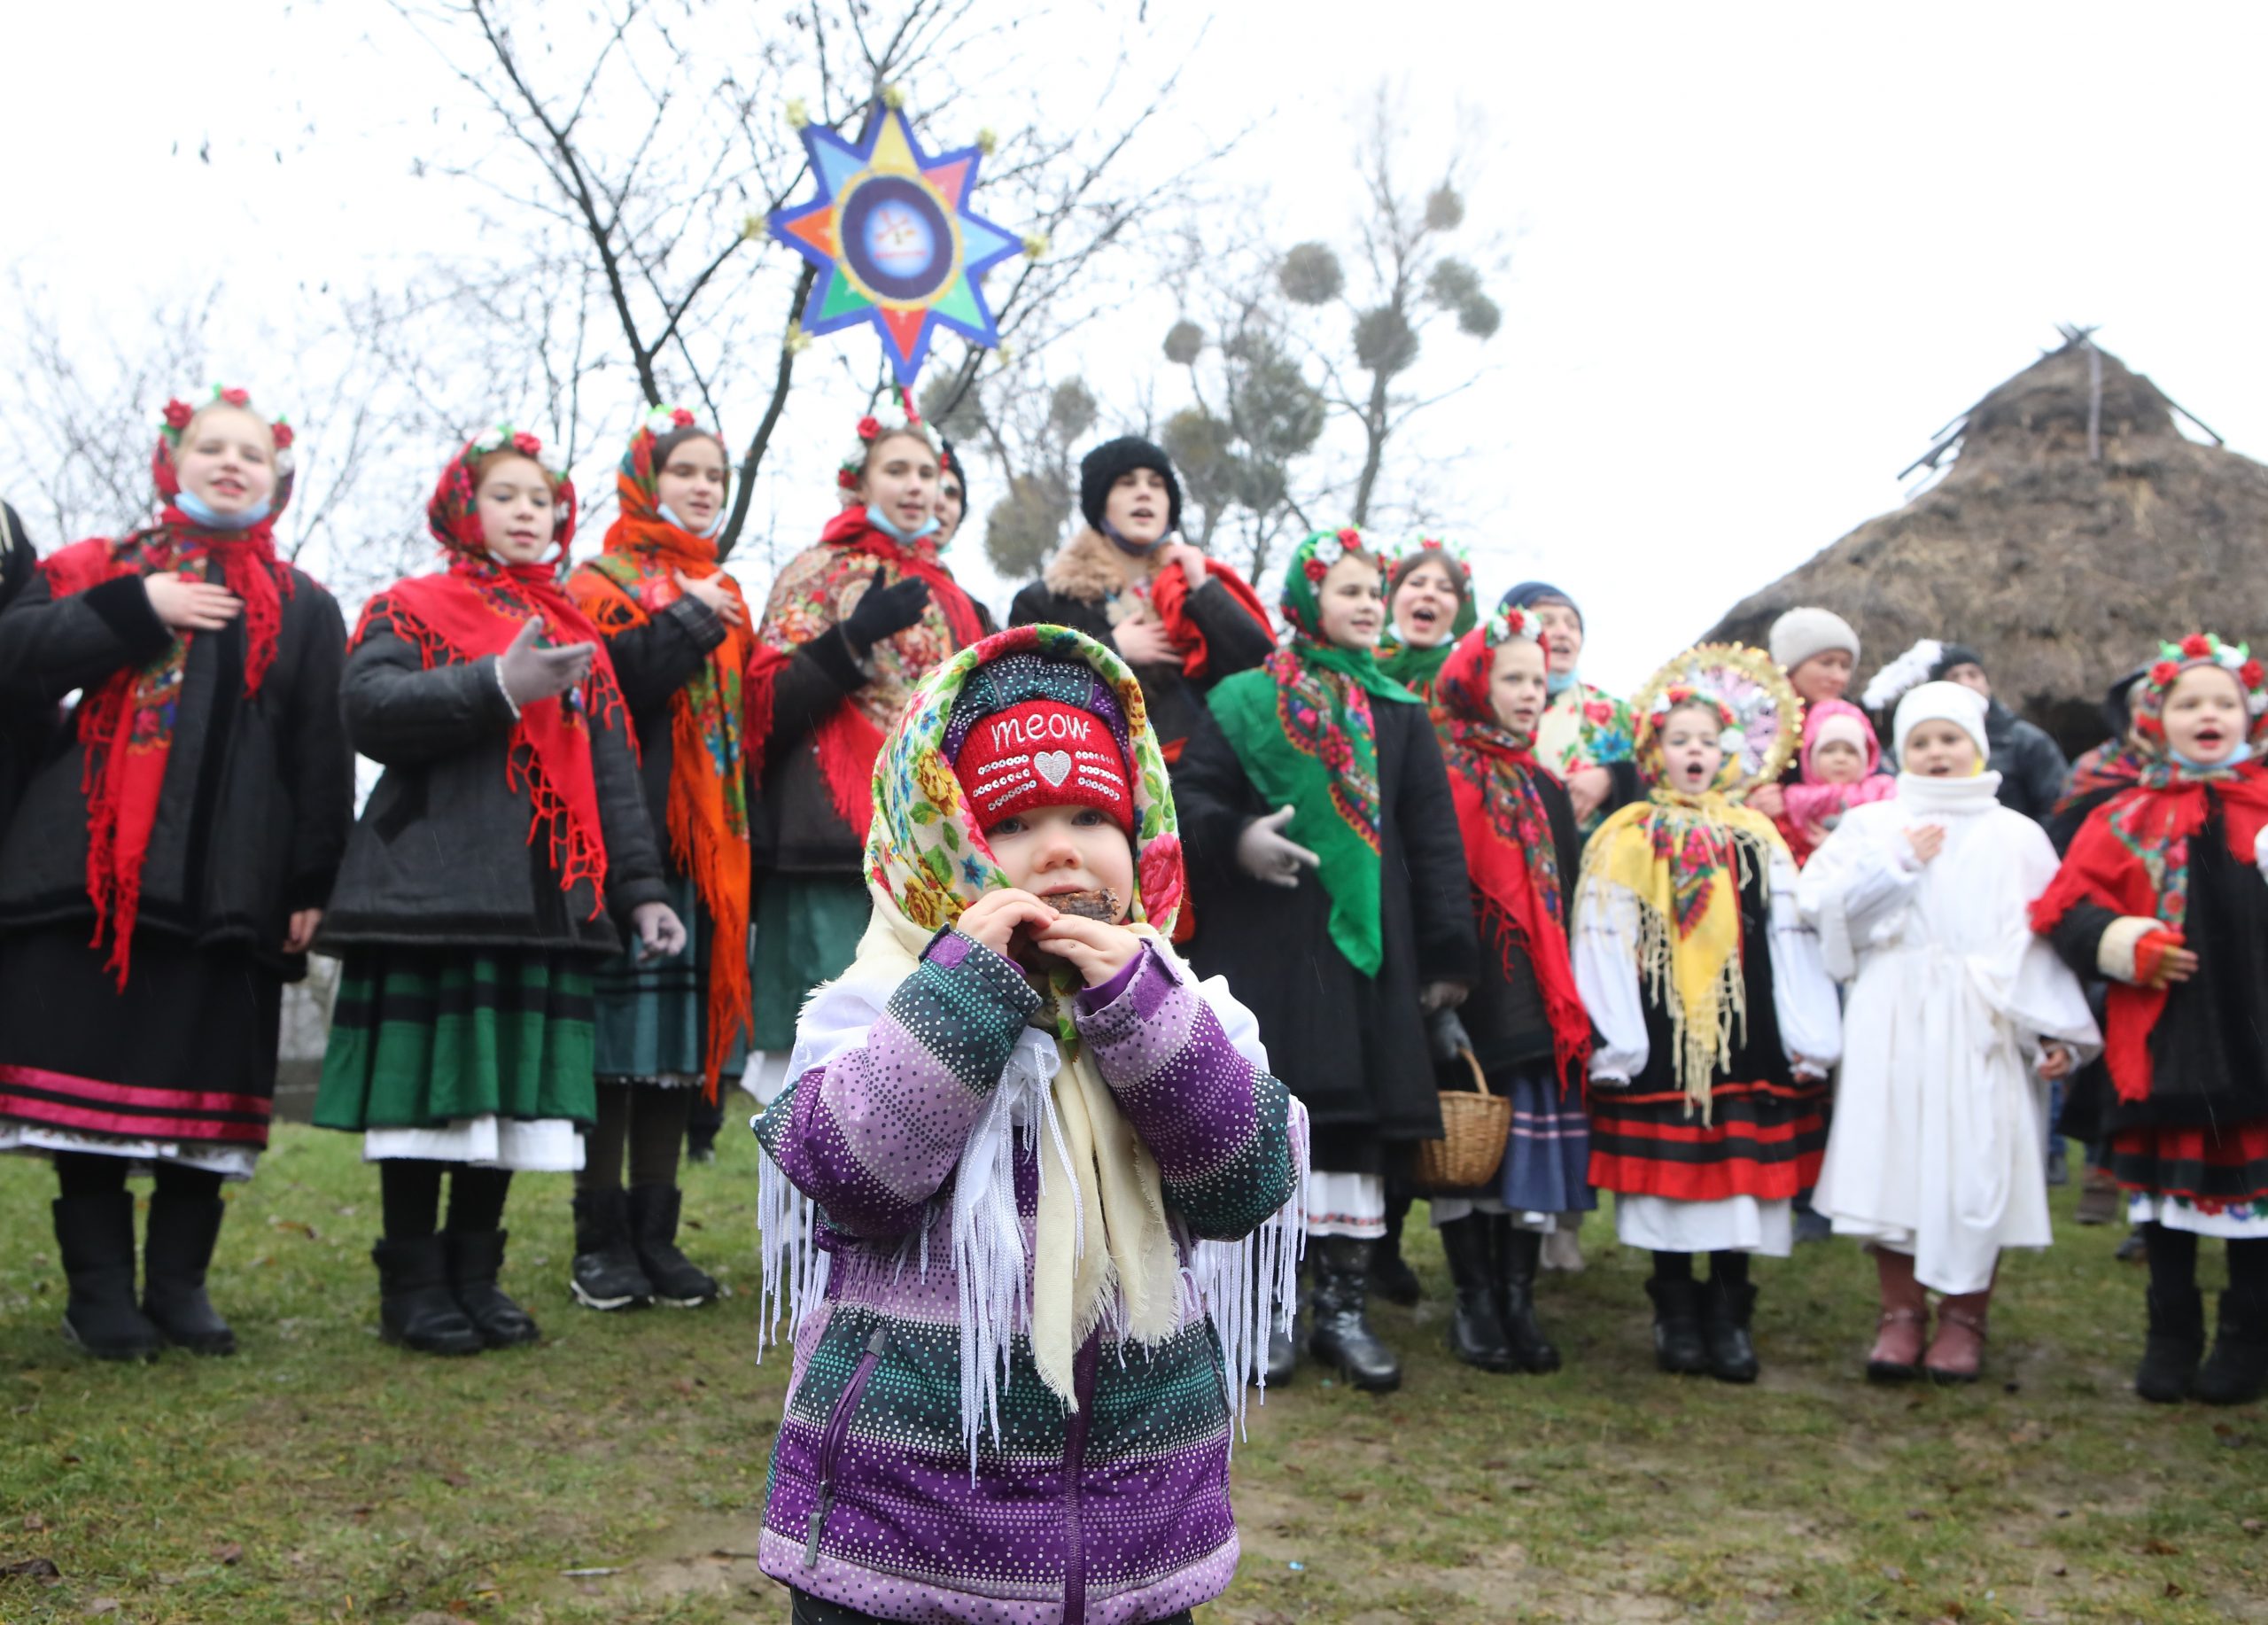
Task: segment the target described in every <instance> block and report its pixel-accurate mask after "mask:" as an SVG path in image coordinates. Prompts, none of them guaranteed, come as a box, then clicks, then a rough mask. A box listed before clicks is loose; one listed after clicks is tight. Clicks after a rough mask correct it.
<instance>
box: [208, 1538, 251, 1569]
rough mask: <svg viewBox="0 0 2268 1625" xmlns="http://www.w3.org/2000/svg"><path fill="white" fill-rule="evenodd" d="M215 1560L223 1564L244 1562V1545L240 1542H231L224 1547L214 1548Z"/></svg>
mask: <svg viewBox="0 0 2268 1625" xmlns="http://www.w3.org/2000/svg"><path fill="white" fill-rule="evenodd" d="M213 1560H214V1562H215V1563H223V1564H236V1563H241V1562H243V1561H244V1560H245V1549H244V1543H242V1542H240V1541H229V1542H228V1543H226V1544H224V1545H219V1546H215V1547H214V1548H213Z"/></svg>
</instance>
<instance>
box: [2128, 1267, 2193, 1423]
mask: <svg viewBox="0 0 2268 1625" xmlns="http://www.w3.org/2000/svg"><path fill="white" fill-rule="evenodd" d="M2147 1301H2148V1303H2149V1306H2150V1335H2149V1339H2148V1341H2146V1342H2144V1343H2143V1345H2142V1363H2141V1364H2140V1365H2138V1366H2136V1367H2135V1368H2134V1392H2136V1393H2137V1394H2140V1396H2142V1397H2143V1398H2144V1399H2147V1400H2148V1401H2149V1402H2150V1403H2152V1404H2154V1405H2178V1404H2179V1403H2181V1402H2182V1401H2183V1400H2185V1399H2186V1398H2188V1397H2189V1388H2190V1385H2191V1384H2192V1383H2193V1382H2194V1381H2195V1380H2197V1363H2198V1362H2199V1361H2200V1360H2202V1359H2203V1358H2204V1357H2205V1300H2204V1297H2203V1295H2202V1294H2200V1293H2199V1292H2198V1290H2197V1288H2196V1287H2167V1286H2157V1285H2154V1286H2152V1287H2151V1288H2150V1291H2149V1296H2148V1300H2147Z"/></svg>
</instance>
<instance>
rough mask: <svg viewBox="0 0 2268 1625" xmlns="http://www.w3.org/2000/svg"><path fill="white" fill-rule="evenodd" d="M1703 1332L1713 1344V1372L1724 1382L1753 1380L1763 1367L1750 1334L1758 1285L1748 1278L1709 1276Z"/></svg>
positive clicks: (1703, 1295) (1704, 1296)
mask: <svg viewBox="0 0 2268 1625" xmlns="http://www.w3.org/2000/svg"><path fill="white" fill-rule="evenodd" d="M1701 1302H1702V1314H1701V1333H1702V1336H1703V1337H1704V1338H1705V1340H1706V1341H1707V1343H1708V1347H1709V1374H1710V1375H1711V1376H1713V1377H1714V1378H1715V1379H1716V1380H1718V1381H1720V1382H1753V1381H1755V1380H1756V1373H1757V1372H1758V1371H1759V1369H1760V1367H1759V1365H1757V1360H1756V1343H1755V1341H1754V1340H1753V1339H1752V1338H1751V1337H1750V1336H1749V1333H1748V1327H1749V1322H1750V1319H1751V1318H1752V1317H1753V1316H1754V1315H1755V1313H1756V1288H1755V1287H1754V1286H1753V1285H1752V1284H1751V1283H1750V1282H1747V1281H1728V1280H1720V1279H1717V1278H1716V1277H1715V1276H1711V1277H1710V1278H1709V1284H1708V1286H1707V1287H1705V1288H1704V1289H1703V1293H1702V1299H1701Z"/></svg>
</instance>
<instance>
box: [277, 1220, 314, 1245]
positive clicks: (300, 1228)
mask: <svg viewBox="0 0 2268 1625" xmlns="http://www.w3.org/2000/svg"><path fill="white" fill-rule="evenodd" d="M268 1226H269V1227H270V1228H271V1229H275V1230H294V1231H297V1232H299V1234H301V1235H303V1236H305V1237H307V1240H310V1241H320V1240H322V1237H321V1236H319V1235H317V1234H316V1233H315V1226H314V1225H310V1224H308V1223H307V1220H305V1219H291V1218H283V1217H275V1218H271V1219H269V1220H268Z"/></svg>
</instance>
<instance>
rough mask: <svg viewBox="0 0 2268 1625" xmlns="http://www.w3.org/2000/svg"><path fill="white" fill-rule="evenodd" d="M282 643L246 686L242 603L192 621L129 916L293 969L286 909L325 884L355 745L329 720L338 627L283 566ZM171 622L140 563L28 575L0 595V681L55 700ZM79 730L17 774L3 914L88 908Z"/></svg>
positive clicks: (54, 919)
mask: <svg viewBox="0 0 2268 1625" xmlns="http://www.w3.org/2000/svg"><path fill="white" fill-rule="evenodd" d="M282 608H283V618H282V625H281V626H280V627H279V629H278V631H277V634H276V657H275V662H274V664H273V665H271V666H270V667H269V668H268V675H267V677H266V678H265V679H264V680H262V682H261V684H260V692H259V693H258V694H257V695H253V696H246V694H245V651H246V644H245V625H244V618H243V617H241V616H239V617H237V619H235V620H234V621H232V622H230V623H229V625H228V626H226V627H224V628H222V629H221V631H219V632H201V633H198V634H195V635H194V636H193V637H191V638H190V643H189V657H188V660H187V663H186V664H185V665H184V666H183V673H182V687H181V696H180V700H179V702H178V704H177V705H176V707H175V716H174V731H173V744H172V749H171V750H170V751H169V753H168V754H167V758H166V776H165V781H164V783H163V785H162V787H161V789H160V790H159V801H158V812H157V818H156V821H155V822H154V823H153V824H152V825H151V831H150V845H149V851H148V855H147V857H146V859H144V864H143V868H142V901H141V912H140V915H139V919H138V921H137V924H136V930H137V931H164V932H167V933H169V934H171V935H174V936H176V937H184V938H186V939H188V940H189V941H190V942H192V943H194V944H196V945H198V946H199V947H206V946H215V945H222V944H230V945H237V944H241V945H246V946H248V947H249V948H250V949H251V950H252V953H253V954H254V956H255V957H256V958H257V959H258V960H260V962H261V963H263V964H264V965H266V966H267V967H268V968H270V969H272V970H275V971H276V972H277V973H278V974H280V975H283V976H286V977H287V978H291V977H296V976H299V975H302V974H304V973H305V970H306V960H305V959H304V957H301V956H291V957H286V956H285V955H284V954H283V952H282V949H283V939H284V937H285V936H286V935H287V934H288V931H289V925H290V917H291V914H293V913H294V912H295V911H297V910H299V909H303V908H318V907H322V906H323V905H324V903H325V901H326V900H327V899H328V898H329V897H330V892H331V887H332V881H333V877H334V876H335V875H336V874H337V873H338V863H339V854H340V850H341V848H342V847H343V846H344V845H345V844H346V830H347V826H348V824H349V822H350V821H351V820H352V819H353V806H354V768H353V754H352V751H351V750H350V749H349V747H348V744H347V742H346V738H345V736H344V735H341V734H340V732H339V728H338V689H339V681H340V668H341V667H342V665H344V663H345V659H346V624H345V622H344V621H343V620H342V619H341V618H340V617H339V612H338V603H336V602H335V601H334V600H333V599H332V597H331V595H330V594H329V593H327V592H325V591H324V590H323V589H322V587H319V586H317V585H316V584H315V579H314V578H312V577H310V576H307V575H304V574H302V573H301V572H300V571H298V570H296V569H294V570H292V571H291V587H290V590H289V591H287V592H285V593H284V594H283V604H282ZM172 639H173V633H172V632H171V631H170V630H169V629H168V628H167V626H166V625H165V623H164V622H163V621H161V620H159V618H158V615H157V611H156V610H152V609H151V607H150V599H149V595H148V594H147V593H146V592H145V591H144V589H143V586H142V581H141V579H140V578H139V577H133V576H129V577H123V578H121V579H118V580H114V581H105V582H103V583H101V584H99V585H97V586H95V587H89V589H87V590H86V591H85V592H82V593H77V594H74V595H71V596H69V597H66V598H59V599H58V598H57V597H55V596H54V595H53V594H52V593H51V592H50V590H49V587H48V583H47V579H46V578H45V577H44V576H42V575H35V576H34V577H33V578H32V579H30V580H29V581H28V582H27V584H26V585H25V586H24V587H23V589H22V590H21V591H20V592H19V593H18V595H16V599H15V602H14V603H12V604H10V605H9V606H8V608H7V610H6V611H5V612H4V613H0V693H13V694H17V695H24V694H32V695H36V696H40V697H41V698H42V699H43V702H44V703H48V704H52V703H54V702H55V701H58V700H59V699H61V698H62V697H63V696H66V695H67V694H69V693H70V692H71V691H73V690H74V689H79V690H85V689H89V688H94V687H96V686H97V685H98V684H100V683H101V682H102V681H103V680H104V679H105V678H107V677H109V676H110V675H111V674H112V673H114V672H116V671H117V670H119V668H120V667H121V666H128V665H142V664H144V663H145V662H147V661H149V660H151V659H154V658H155V657H157V656H158V655H159V654H161V653H163V652H164V650H165V649H166V647H167V644H168V643H169V642H170V641H172ZM85 765H86V747H85V746H84V745H83V744H82V743H81V742H80V739H79V735H78V731H77V730H76V729H75V728H74V727H70V726H69V725H68V723H67V722H66V723H65V724H64V725H63V726H60V727H57V728H56V729H54V730H53V732H52V733H51V734H50V736H49V738H48V740H47V742H46V748H45V750H44V751H43V755H42V757H41V758H40V760H39V762H38V764H37V765H36V766H35V768H34V770H33V771H32V773H31V774H30V775H29V778H28V781H27V782H26V783H25V784H24V786H23V790H22V794H21V797H20V798H19V805H18V806H17V808H16V810H15V812H14V814H13V816H12V817H11V818H10V819H9V820H8V824H7V833H6V836H5V837H4V839H0V930H17V929H27V928H33V927H39V926H47V925H54V924H58V923H65V922H76V921H82V920H84V921H89V934H90V935H91V929H92V928H91V921H93V919H94V904H93V903H92V901H91V900H90V899H89V898H88V896H87V847H88V838H89V837H88V811H87V799H86V797H85V796H84V795H83V794H82V791H81V789H80V779H81V775H82V773H83V771H84V768H85Z"/></svg>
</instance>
